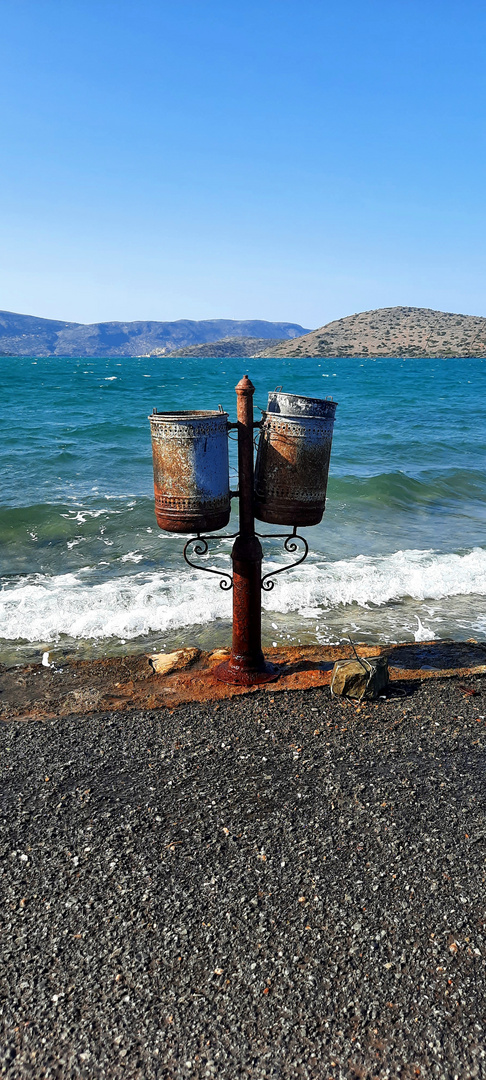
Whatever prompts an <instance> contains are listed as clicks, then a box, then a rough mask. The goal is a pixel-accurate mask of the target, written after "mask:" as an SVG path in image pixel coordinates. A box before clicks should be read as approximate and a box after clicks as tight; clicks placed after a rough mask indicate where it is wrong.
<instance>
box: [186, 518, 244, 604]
mask: <svg viewBox="0 0 486 1080" xmlns="http://www.w3.org/2000/svg"><path fill="white" fill-rule="evenodd" d="M237 535H238V534H237V533H231V534H230V535H229V536H228V534H223V536H200V535H199V533H198V535H197V536H191V537H190V538H189V540H186V543H185V544H184V551H183V555H184V559H185V561H186V563H187V565H188V566H192V568H193V570H204V571H205V573H206V574H216V576H217V577H220V578H221V581H220V583H219V587H220V589H223V591H224V592H229V590H230V589H232V588H233V578H232V576H231V574H228V573H225V571H224V570H215V569H214V568H213V567H211V566H200V565H199V563H195V562H192V560H191V559H190V558H189V555H188V549H189V548H190V547H191V545H193V550H192V552H191V554H192V555H197V556H198V557H199V558H202V556H203V555H206V554H207V552H208V551H209V544H208V540H233V539H234V537H235V536H237Z"/></svg>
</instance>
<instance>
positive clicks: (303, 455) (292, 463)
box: [255, 391, 337, 526]
mask: <svg viewBox="0 0 486 1080" xmlns="http://www.w3.org/2000/svg"><path fill="white" fill-rule="evenodd" d="M336 407H337V402H336V401H332V400H331V401H330V400H327V399H323V398H309V397H302V396H301V395H300V394H284V393H281V392H279V391H274V392H273V393H271V394H269V395H268V409H267V412H264V414H263V424H262V428H261V432H260V439H259V443H258V453H257V461H256V468H255V517H257V518H258V519H259V520H260V521H266V522H268V524H270V525H292V526H294V525H295V526H299V525H318V524H319V522H320V521H321V519H322V515H323V513H324V509H325V505H326V490H327V477H328V473H329V460H330V456H331V443H332V434H333V428H334V417H335V413H336Z"/></svg>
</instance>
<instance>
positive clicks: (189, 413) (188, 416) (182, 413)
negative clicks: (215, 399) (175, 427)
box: [148, 409, 229, 421]
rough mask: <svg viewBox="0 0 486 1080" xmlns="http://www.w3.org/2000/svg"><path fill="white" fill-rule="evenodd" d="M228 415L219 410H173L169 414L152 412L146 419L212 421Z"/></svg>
mask: <svg viewBox="0 0 486 1080" xmlns="http://www.w3.org/2000/svg"><path fill="white" fill-rule="evenodd" d="M228 416H229V413H227V412H225V411H224V410H221V409H173V410H172V411H171V412H155V411H154V412H153V413H150V416H149V417H148V419H149V420H150V421H152V420H154V421H158V420H171V421H177V420H204V419H208V420H214V419H215V418H216V417H221V419H223V418H224V417H228Z"/></svg>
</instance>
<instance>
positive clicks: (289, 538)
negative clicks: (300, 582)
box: [257, 525, 309, 592]
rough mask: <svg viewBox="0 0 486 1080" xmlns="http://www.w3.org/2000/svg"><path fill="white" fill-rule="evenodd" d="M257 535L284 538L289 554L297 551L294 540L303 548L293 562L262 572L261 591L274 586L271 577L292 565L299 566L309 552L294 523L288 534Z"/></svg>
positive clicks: (263, 537)
mask: <svg viewBox="0 0 486 1080" xmlns="http://www.w3.org/2000/svg"><path fill="white" fill-rule="evenodd" d="M257 536H259V537H260V539H261V540H267V539H268V540H269V539H277V538H281V539H283V540H284V548H285V551H288V552H289V554H292V555H293V554H294V553H295V552H296V551H299V545H298V544H297V543H296V541H297V540H298V541H299V543H300V544H303V549H304V550H303V553H302V554H301V556H300V558H299V559H296V561H295V562H291V563H288V564H287V566H280V567H279V568H278V570H272V571H270V573H269V574H264V575H263V577H262V580H261V586H262V589H263V592H270V590H271V589H273V588H274V586H275V582H274V581H272V578H274V577H276V576H277V574H284V573H285V571H286V570H293V569H294V567H296V566H299V564H300V563H302V562H304V559H306V558H307V555H308V553H309V545H308V543H307V540H305V539H304V537H303V536H299V534H298V532H297V526H296V525H294V528H293V531H292V532H291V533H290V534H288V533H257Z"/></svg>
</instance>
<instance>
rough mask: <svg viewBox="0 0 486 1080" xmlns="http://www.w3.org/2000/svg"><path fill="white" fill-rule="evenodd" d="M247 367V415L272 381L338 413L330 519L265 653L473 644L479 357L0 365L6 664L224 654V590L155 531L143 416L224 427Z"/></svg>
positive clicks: (226, 546) (485, 555) (481, 594)
mask: <svg viewBox="0 0 486 1080" xmlns="http://www.w3.org/2000/svg"><path fill="white" fill-rule="evenodd" d="M245 372H248V374H249V375H250V378H251V379H252V380H253V382H254V384H255V387H256V392H255V406H256V409H255V413H256V419H259V417H260V412H259V411H258V406H260V407H261V408H264V407H265V404H266V398H267V393H268V391H269V390H272V389H274V388H275V386H277V385H282V386H283V389H284V390H287V391H288V392H290V393H303V394H309V395H313V396H322V397H325V396H326V395H332V396H333V397H334V399H335V400H337V401H338V402H339V405H338V409H337V415H336V425H335V431H334V440H333V451H332V457H331V470H330V480H329V487H328V505H327V510H326V513H325V515H324V519H323V521H322V523H321V525H319V526H316V527H315V528H313V529H308V530H306V532H305V535H306V537H307V540H308V542H309V545H310V549H311V554H310V556H309V558H308V560H307V562H306V563H304V564H303V565H302V566H300V567H299V568H298V569H296V570H295V571H292V572H290V573H289V574H288V575H282V576H281V577H280V578H277V579H276V580H277V582H278V584H276V585H275V588H274V590H273V592H271V593H269V594H267V595H266V596H265V597H264V608H265V611H264V620H263V633H264V642H265V643H266V644H267V645H268V644H272V643H273V642H275V643H277V644H280V643H281V642H299V641H302V642H304V641H318V642H327V641H333V642H335V641H339V640H341V639H342V638H343V637H344V636H345V635H347V634H351V636H352V637H353V638H354V639H355V640H357V641H396V640H402V641H404V640H413V639H414V638H419V639H420V638H421V637H423V638H433V637H436V638H443V637H454V638H458V639H461V638H462V639H464V638H468V637H475V638H478V639H481V638H484V637H485V632H486V606H485V605H486V600H485V598H486V381H485V380H486V361H484V360H453V359H448V360H432V361H431V360H406V361H400V360H385V359H380V360H346V359H339V360H316V359H302V358H300V357H299V358H298V359H297V358H296V359H288V360H281V359H279V360H274V359H258V360H228V359H226V360H221V359H213V360H211V359H209V360H208V359H204V360H201V359H198V360H196V359H193V358H191V359H172V360H171V359H170V358H145V357H143V358H140V359H122V360H120V359H113V360H106V359H103V360H101V359H89V360H84V359H72V358H71V359H60V358H55V359H40V358H38V359H36V358H32V359H19V358H16V357H14V358H9V357H5V358H3V357H2V358H0V373H1V384H2V405H1V407H0V415H1V430H2V438H1V444H0V457H1V476H2V491H1V507H0V575H1V592H0V656H1V658H2V659H3V660H8V661H9V662H12V661H14V662H15V661H18V662H20V661H23V660H25V659H26V658H30V657H36V658H38V657H39V655H40V653H41V651H42V650H43V649H45V648H49V647H50V646H51V645H55V647H56V649H57V650H58V651H60V652H62V651H67V652H72V651H73V650H77V651H78V652H79V653H80V654H82V655H102V654H106V653H108V652H126V651H128V650H142V649H146V648H154V649H155V648H169V647H172V646H177V645H179V644H180V643H182V642H184V643H195V644H203V645H204V646H206V647H207V646H210V645H219V644H223V643H227V642H229V640H230V624H231V594H224V593H223V592H222V591H221V590H220V589H219V587H218V582H217V580H216V579H215V578H212V577H210V576H209V575H205V574H201V573H197V572H196V571H191V570H190V569H188V568H187V567H186V565H185V563H184V562H183V560H182V547H183V542H184V541H183V538H181V537H171V536H168V535H167V534H164V533H160V531H159V530H158V529H157V526H156V523H155V518H154V513H153V498H152V491H153V489H152V464H151V448H150V431H149V424H148V420H147V415H148V413H149V412H151V411H152V408H153V407H157V408H158V409H159V410H166V409H190V408H217V406H218V404H220V403H221V405H222V406H223V408H224V409H226V410H227V411H228V412H229V413H230V417H231V418H232V419H234V414H235V394H234V387H235V384H236V383H237V382H238V380H239V379H240V377H241V376H242V375H243V374H245ZM234 450H235V446H234V444H232V451H233V463H234V456H235V455H234ZM233 486H235V484H233ZM236 528H237V519H236V516H235V518H234V520H233V521H232V522H231V524H230V527H229V528H228V531H230V532H234V531H235V530H236ZM262 531H270V529H269V528H268V529H267V527H264V528H263V530H262ZM213 550H214V555H213V556H212V558H213V565H220V566H223V565H224V564H225V562H227V555H228V552H229V550H230V543H229V542H228V541H225V540H224V539H222V540H221V541H220V542H219V543H217V544H216V545H215V547H214V549H213ZM265 554H266V558H267V562H268V568H269V569H270V568H271V567H272V566H276V565H277V564H279V563H280V562H281V561H283V559H282V558H281V555H280V549H279V548H278V546H277V542H270V541H269V542H267V543H266V544H265Z"/></svg>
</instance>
